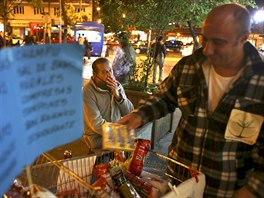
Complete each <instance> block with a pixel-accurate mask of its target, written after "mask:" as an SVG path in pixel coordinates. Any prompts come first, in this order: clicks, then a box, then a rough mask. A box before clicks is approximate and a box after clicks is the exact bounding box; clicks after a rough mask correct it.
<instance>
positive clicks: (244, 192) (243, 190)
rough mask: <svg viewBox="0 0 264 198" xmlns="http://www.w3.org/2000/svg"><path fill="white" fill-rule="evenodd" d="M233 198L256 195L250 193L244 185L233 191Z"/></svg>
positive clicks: (246, 197)
mask: <svg viewBox="0 0 264 198" xmlns="http://www.w3.org/2000/svg"><path fill="white" fill-rule="evenodd" d="M233 198H256V196H255V195H254V194H252V193H251V192H250V191H249V190H248V189H247V188H246V187H243V188H241V189H240V190H238V191H236V192H235V194H234V195H233Z"/></svg>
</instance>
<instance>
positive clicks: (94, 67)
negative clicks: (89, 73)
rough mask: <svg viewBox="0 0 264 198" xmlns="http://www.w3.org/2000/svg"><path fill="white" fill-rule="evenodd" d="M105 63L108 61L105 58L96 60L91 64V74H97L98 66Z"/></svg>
mask: <svg viewBox="0 0 264 198" xmlns="http://www.w3.org/2000/svg"><path fill="white" fill-rule="evenodd" d="M105 63H109V60H108V59H107V58H102V57H100V58H97V59H96V60H95V61H94V62H93V64H92V69H93V73H95V74H98V65H100V64H105Z"/></svg>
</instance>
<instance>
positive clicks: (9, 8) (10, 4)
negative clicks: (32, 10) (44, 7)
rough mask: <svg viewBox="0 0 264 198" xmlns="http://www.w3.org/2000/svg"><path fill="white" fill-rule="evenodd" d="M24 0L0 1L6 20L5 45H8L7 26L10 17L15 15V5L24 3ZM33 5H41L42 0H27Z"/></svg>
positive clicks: (1, 13) (3, 16) (1, 12)
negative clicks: (6, 37)
mask: <svg viewBox="0 0 264 198" xmlns="http://www.w3.org/2000/svg"><path fill="white" fill-rule="evenodd" d="M22 2H23V0H1V2H0V17H1V18H2V19H3V21H4V36H3V38H4V47H5V46H6V39H5V35H6V27H7V22H8V19H9V17H10V16H11V15H13V11H14V7H16V6H19V5H20V4H22ZM27 2H28V3H29V4H30V5H31V6H32V7H38V8H39V7H41V0H27Z"/></svg>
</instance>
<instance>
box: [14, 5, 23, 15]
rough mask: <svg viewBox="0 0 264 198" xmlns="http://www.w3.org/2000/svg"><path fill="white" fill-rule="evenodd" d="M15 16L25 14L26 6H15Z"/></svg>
mask: <svg viewBox="0 0 264 198" xmlns="http://www.w3.org/2000/svg"><path fill="white" fill-rule="evenodd" d="M14 14H24V6H14Z"/></svg>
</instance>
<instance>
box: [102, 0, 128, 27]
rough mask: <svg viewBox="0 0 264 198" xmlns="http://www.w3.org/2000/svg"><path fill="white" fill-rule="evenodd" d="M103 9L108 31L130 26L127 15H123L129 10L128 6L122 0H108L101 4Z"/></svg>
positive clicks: (103, 20) (103, 17)
mask: <svg viewBox="0 0 264 198" xmlns="http://www.w3.org/2000/svg"><path fill="white" fill-rule="evenodd" d="M101 3H102V2H101ZM101 10H102V14H101V18H102V22H103V24H104V26H105V31H106V32H118V31H120V30H125V29H127V28H128V26H127V25H126V24H127V22H126V17H125V16H124V15H123V14H125V13H126V12H127V11H126V6H125V4H124V3H123V2H122V1H121V0H106V1H104V3H103V4H102V5H101Z"/></svg>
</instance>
